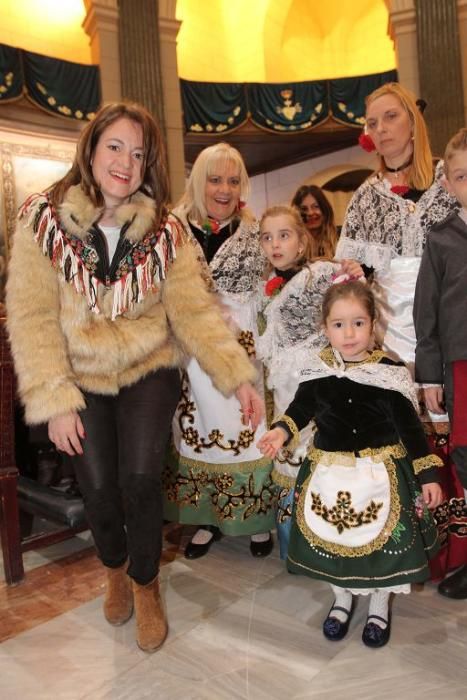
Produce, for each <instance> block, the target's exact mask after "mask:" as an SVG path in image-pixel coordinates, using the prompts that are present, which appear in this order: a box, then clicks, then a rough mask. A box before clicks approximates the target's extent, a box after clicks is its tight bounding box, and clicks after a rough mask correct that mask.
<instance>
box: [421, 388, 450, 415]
mask: <svg viewBox="0 0 467 700" xmlns="http://www.w3.org/2000/svg"><path fill="white" fill-rule="evenodd" d="M423 394H424V396H425V404H426V407H427V409H428V410H429V411H431V412H432V413H446V409H445V407H444V392H443V387H442V386H427V387H426V388H425V389H423Z"/></svg>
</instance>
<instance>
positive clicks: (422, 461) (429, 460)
mask: <svg viewBox="0 0 467 700" xmlns="http://www.w3.org/2000/svg"><path fill="white" fill-rule="evenodd" d="M431 467H444V463H443V460H442V459H441V458H440V457H438V456H437V455H427V456H426V457H419V458H418V459H414V461H413V468H414V472H415V474H420V472H421V471H423V470H424V469H431Z"/></svg>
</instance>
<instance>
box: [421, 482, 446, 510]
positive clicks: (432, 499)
mask: <svg viewBox="0 0 467 700" xmlns="http://www.w3.org/2000/svg"><path fill="white" fill-rule="evenodd" d="M422 493H423V500H424V501H425V503H426V504H427V506H428V508H431V509H433V508H437V507H438V506H439V505H440V504H441V501H442V500H443V491H442V489H441V486H440V485H439V484H436V483H432V484H423V485H422Z"/></svg>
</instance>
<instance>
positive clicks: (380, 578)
mask: <svg viewBox="0 0 467 700" xmlns="http://www.w3.org/2000/svg"><path fill="white" fill-rule="evenodd" d="M360 455H361V456H360V457H355V456H353V455H351V454H349V453H332V452H324V451H322V450H316V449H314V450H312V451H311V453H310V455H309V457H308V459H306V460H305V462H304V463H303V465H302V467H301V469H300V472H299V475H298V478H297V483H296V488H295V503H294V510H293V516H292V528H291V534H290V544H289V555H288V560H287V566H288V569H289V571H291V572H293V573H297V574H299V573H301V574H306V575H308V576H311V577H313V578H317V579H321V580H324V581H329V582H330V583H333V584H335V585H337V586H342V587H348V588H352V589H369V588H383V587H395V586H400V585H402V584H406V583H413V582H422V581H425V580H426V579H428V578H429V576H430V573H429V559H430V558H432V557H433V556H435V555H436V553H437V550H438V542H437V530H436V526H435V523H434V521H433V518H432V516H431V514H430V512H429V510H428V509H427V507H426V506H425V504H424V502H423V498H422V490H421V486H420V484H419V483H418V481H417V479H416V478H415V476H414V473H413V468H412V465H411V463H410V461H409V460H408V459H407V457H406V454H405V450H404V448H403V447H402V446H401V445H392V446H389V447H386V448H381V450H378V451H376V450H367V451H364V452H360Z"/></svg>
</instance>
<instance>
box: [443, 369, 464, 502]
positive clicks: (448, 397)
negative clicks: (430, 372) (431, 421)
mask: <svg viewBox="0 0 467 700" xmlns="http://www.w3.org/2000/svg"><path fill="white" fill-rule="evenodd" d="M444 400H445V402H446V410H447V412H448V415H449V420H450V421H451V423H452V416H453V410H454V382H453V371H452V364H447V365H446V366H445V368H444ZM451 457H452V460H453V462H454V464H455V465H456V471H457V476H458V477H459V481H460V482H461V484H462V486H463V487H464V489H467V446H460V447H455V448H454V449H453V450H451Z"/></svg>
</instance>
